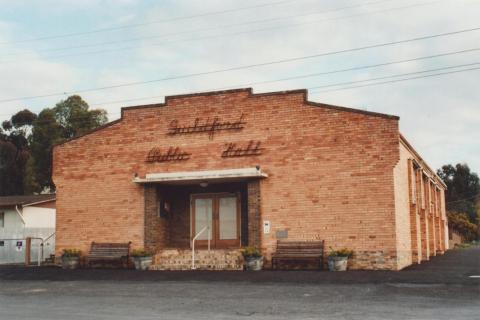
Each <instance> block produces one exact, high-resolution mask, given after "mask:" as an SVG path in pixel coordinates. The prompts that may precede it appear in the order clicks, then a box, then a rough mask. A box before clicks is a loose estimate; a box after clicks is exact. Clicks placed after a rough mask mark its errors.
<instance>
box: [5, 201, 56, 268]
mask: <svg viewBox="0 0 480 320" xmlns="http://www.w3.org/2000/svg"><path fill="white" fill-rule="evenodd" d="M28 237H30V238H32V240H31V251H30V260H31V261H32V263H33V262H37V260H38V259H39V257H40V258H41V259H42V260H45V259H47V258H48V257H50V255H51V254H54V251H55V194H41V195H31V196H6V197H0V264H9V263H23V262H25V252H26V249H27V248H26V244H27V243H26V239H27V238H28Z"/></svg>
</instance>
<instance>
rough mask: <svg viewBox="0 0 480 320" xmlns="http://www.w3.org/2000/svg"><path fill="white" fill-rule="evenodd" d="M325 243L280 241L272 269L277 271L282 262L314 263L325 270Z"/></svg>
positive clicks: (274, 255) (273, 257)
mask: <svg viewBox="0 0 480 320" xmlns="http://www.w3.org/2000/svg"><path fill="white" fill-rule="evenodd" d="M324 245H325V243H324V241H323V240H322V241H286V240H278V241H277V249H276V252H275V253H274V254H273V255H272V268H273V269H277V268H278V264H279V263H280V262H282V261H283V262H293V263H296V264H298V263H299V262H304V263H305V262H310V263H314V264H315V266H318V267H319V268H320V269H322V268H323V252H324Z"/></svg>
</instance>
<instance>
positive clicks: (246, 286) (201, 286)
mask: <svg viewBox="0 0 480 320" xmlns="http://www.w3.org/2000/svg"><path fill="white" fill-rule="evenodd" d="M475 275H480V248H478V247H477V248H471V249H462V250H452V251H449V252H447V253H446V254H445V255H443V256H438V257H434V258H433V259H432V261H430V262H427V263H424V264H422V265H419V266H414V267H411V268H408V269H406V270H404V271H400V272H389V271H381V272H367V271H363V272H362V271H355V272H354V271H349V272H345V273H331V272H297V271H284V272H278V271H277V272H274V271H266V272H258V273H249V272H136V271H133V270H74V271H66V270H60V269H54V268H40V269H39V268H28V269H25V268H12V267H2V268H0V319H69V320H74V319H244V318H251V319H416V320H418V319H479V318H480V316H479V315H480V278H475V277H471V276H475Z"/></svg>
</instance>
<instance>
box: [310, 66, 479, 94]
mask: <svg viewBox="0 0 480 320" xmlns="http://www.w3.org/2000/svg"><path fill="white" fill-rule="evenodd" d="M474 70H480V67H478V68H469V69H463V70H457V71H447V72H439V73H436V74H430V75H425V76H418V77H411V78H405V79H397V80H390V81H381V82H375V83H369V84H364V85H359V86H350V87H345V88H339V89H330V90H322V91H315V92H313V94H319V93H324V92H333V91H342V90H350V89H354V88H363V87H370V86H376V85H380V84H387V83H396V82H403V81H409V80H415V79H423V78H430V77H438V76H443V75H448V74H454V73H461V72H467V71H474ZM373 80H375V79H371V81H373Z"/></svg>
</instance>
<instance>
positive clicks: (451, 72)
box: [37, 63, 480, 123]
mask: <svg viewBox="0 0 480 320" xmlns="http://www.w3.org/2000/svg"><path fill="white" fill-rule="evenodd" d="M478 64H480V63H474V64H471V65H478ZM459 67H462V65H459V66H451V67H445V68H439V69H438V70H440V69H448V68H459ZM433 70H437V69H433ZM472 70H480V67H476V68H468V69H463V70H456V71H448V72H440V73H436V74H431V75H425V76H418V77H411V78H405V79H398V80H391V81H383V82H376V83H371V84H366V85H361V86H352V87H347V88H340V89H333V90H325V91H320V92H316V93H321V92H329V91H339V90H346V89H351V88H359V87H366V86H374V85H380V84H386V83H394V82H401V81H408V80H414V79H421V78H429V77H436V76H442V75H448V74H454V73H461V72H466V71H472ZM422 72H432V70H424V71H419V72H413V73H409V74H416V73H422ZM405 75H408V74H403V76H405ZM398 76H400V75H393V76H391V77H398ZM384 78H385V77H384ZM374 80H376V79H369V80H362V81H374ZM335 85H340V84H335ZM307 89H310V88H307ZM309 93H310V92H309ZM313 94H315V93H313ZM159 97H163V96H159ZM150 98H155V96H153V97H150ZM135 100H138V99H135ZM125 101H126V100H125ZM110 103H112V102H110ZM95 105H99V104H90V106H95ZM114 114H120V112H112V113H109V115H114ZM81 118H83V117H78V118H72V119H78V120H80V119H81ZM43 122H46V123H50V122H52V121H51V120H50V119H49V120H45V121H39V120H37V123H43Z"/></svg>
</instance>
